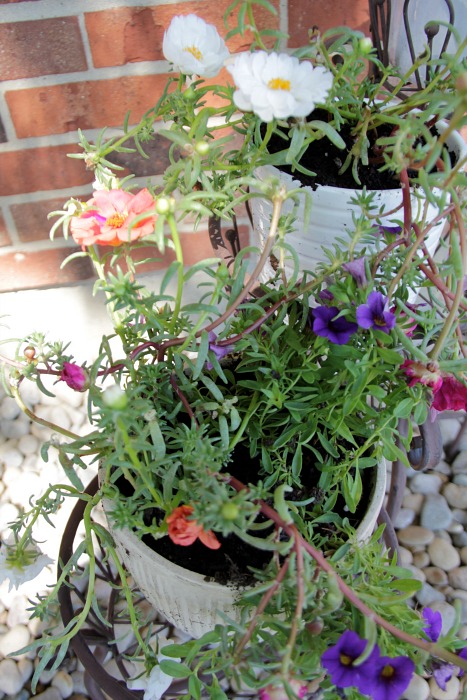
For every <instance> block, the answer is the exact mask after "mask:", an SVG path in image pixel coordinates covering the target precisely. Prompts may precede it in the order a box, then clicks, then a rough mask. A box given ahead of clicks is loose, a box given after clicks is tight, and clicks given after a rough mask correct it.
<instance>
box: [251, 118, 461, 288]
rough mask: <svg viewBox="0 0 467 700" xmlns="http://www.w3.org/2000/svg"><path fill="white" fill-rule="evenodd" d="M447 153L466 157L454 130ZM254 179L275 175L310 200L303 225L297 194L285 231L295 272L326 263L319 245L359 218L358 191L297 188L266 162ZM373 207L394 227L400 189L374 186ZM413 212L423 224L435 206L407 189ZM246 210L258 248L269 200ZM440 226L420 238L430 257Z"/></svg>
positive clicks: (381, 221) (328, 244) (287, 207)
mask: <svg viewBox="0 0 467 700" xmlns="http://www.w3.org/2000/svg"><path fill="white" fill-rule="evenodd" d="M437 128H438V130H439V132H442V131H443V130H444V129H445V128H446V126H445V124H443V123H442V122H439V123H438V124H437ZM447 144H448V147H449V149H450V151H451V152H452V153H453V154H454V155H455V157H456V158H457V159H458V160H459V159H461V158H465V155H466V145H465V142H464V140H463V138H462V136H461V135H460V134H458V133H454V134H452V135H451V136H450V138H449V139H448V140H447ZM255 175H256V177H257V178H258V179H259V180H266V179H268V178H271V177H274V178H276V179H277V178H279V180H280V182H281V184H283V185H285V187H286V188H287V189H288V190H290V189H296V188H298V187H300V188H301V189H302V190H303V191H304V192H306V193H307V196H308V197H309V198H310V200H311V215H310V217H309V220H308V222H307V226H305V224H304V210H305V196H300V200H301V201H300V206H299V208H298V212H297V216H296V220H295V223H294V230H293V231H291V232H290V233H288V234H287V236H286V238H285V242H286V243H288V244H289V245H290V246H291V247H292V248H293V249H294V250H295V251H296V253H297V255H298V259H299V263H300V270H301V271H303V270H310V271H312V270H314V268H315V266H316V263H317V262H327V261H328V258H327V257H326V256H325V255H324V253H323V250H322V248H323V247H325V248H332V246H333V244H336V242H337V239H338V238H341V239H343V240H344V241H345V240H346V238H347V237H346V232H352V231H353V230H354V224H353V218H352V215H355V216H360V214H361V209H360V207H359V206H358V205H356V204H353V203H352V202H351V200H352V199H353V198H355V197H356V196H357V195H358V194H359V193H361V190H354V189H347V188H344V187H342V188H341V187H331V186H328V185H318V186H317V188H316V190H313V189H312V188H311V187H302V186H301V183H300V182H299V181H298V180H296V179H294V178H293V177H292V176H291V175H289V174H287V173H283V172H282V171H280V170H278V169H277V168H275V167H273V166H270V165H265V166H261V167H259V168H257V170H256V172H255ZM374 195H375V196H374V200H373V202H374V205H375V209H376V211H378V212H380V214H379V216H378V218H377V219H376V224H377V225H386V226H394V225H395V223H394V222H395V221H396V220H399V221H401V220H402V219H403V213H402V191H401V189H400V188H396V189H393V190H375V191H374ZM411 202H412V214H413V219H414V221H417V222H420V224H421V225H423V223H425V224H428V223H430V222H431V221H433V219H434V218H435V217H436V216H437V215H438V213H439V212H438V208H437V207H435V206H434V205H433V204H431V203H427V202H426V201H425V198H424V197H423V196H422V194H421V193H418V192H416V191H414V190H412V195H411ZM251 210H252V215H253V233H252V240H251V244H252V245H254V246H258V247H259V248H260V249H261V250H262V248H263V245H264V241H265V239H266V237H267V235H268V233H269V226H270V221H271V215H272V203H271V202H270V201H269V200H267V199H265V198H263V197H254V198H252V200H251ZM292 210H293V203H292V202H291V201H290V200H287V201H286V202H285V203H284V206H283V214H284V215H285V214H289V213H291V212H292ZM444 226H445V223H444V221H441V222H440V223H438V224H436V225H434V226H433V228H432V229H431V230H430V232H429V233H428V236H427V238H426V240H425V243H426V245H427V248H428V251H429V253H430V254H431V255H433V254H434V253H435V251H436V248H437V245H438V242H439V239H440V236H441V233H442V231H443V228H444ZM286 270H287V271H288V273H289V274H290V272H291V267H290V265H287V264H286ZM273 274H274V273H273V270H272V268H271V267H270V266H268V267H265V268H264V270H263V273H262V275H261V277H260V279H261V281H263V282H265V281H266V280H267V279H269V278H270V277H271V276H272V275H273Z"/></svg>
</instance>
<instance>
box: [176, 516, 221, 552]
mask: <svg viewBox="0 0 467 700" xmlns="http://www.w3.org/2000/svg"><path fill="white" fill-rule="evenodd" d="M193 510H194V508H193V506H178V508H175V509H174V510H173V511H172V512H171V514H170V515H169V516H168V517H167V524H168V526H169V528H168V535H169V537H170V539H171V540H172V542H174V544H181V545H182V546H183V547H188V546H189V545H190V544H193V542H195V540H197V539H198V537H199V539H200V540H201V542H202V543H203V544H204V545H206V547H209V549H219V547H220V546H221V544H220V542H219V540H218V539H217V537H216V536H215V534H214V533H213V532H211V530H207V531H206V530H203V526H202V525H199V524H198V523H197V522H196V520H188V517H189V516H190V515H191V514H192V513H193Z"/></svg>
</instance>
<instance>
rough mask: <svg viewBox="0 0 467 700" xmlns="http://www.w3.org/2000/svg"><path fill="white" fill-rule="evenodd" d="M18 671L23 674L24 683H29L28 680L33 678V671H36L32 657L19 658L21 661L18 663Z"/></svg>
mask: <svg viewBox="0 0 467 700" xmlns="http://www.w3.org/2000/svg"><path fill="white" fill-rule="evenodd" d="M16 666H17V668H18V671H19V672H20V674H21V678H22V679H23V683H27V681H28V680H29V679H30V678H31V676H32V674H33V671H34V664H33V662H32V661H31V659H26V658H24V659H19V661H18V662H17V664H16Z"/></svg>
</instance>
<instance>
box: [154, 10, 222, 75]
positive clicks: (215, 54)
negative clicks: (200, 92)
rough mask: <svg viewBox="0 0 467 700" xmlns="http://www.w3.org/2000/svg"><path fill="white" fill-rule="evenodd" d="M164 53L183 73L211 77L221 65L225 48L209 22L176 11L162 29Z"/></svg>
mask: <svg viewBox="0 0 467 700" xmlns="http://www.w3.org/2000/svg"><path fill="white" fill-rule="evenodd" d="M162 51H163V52H164V56H165V57H166V59H167V60H168V61H170V63H173V64H174V66H175V67H176V68H177V69H178V70H179V71H180V73H184V74H185V75H193V73H195V74H196V75H201V76H203V77H204V78H212V77H213V76H214V75H217V73H218V72H219V71H220V69H221V68H222V66H223V64H224V61H225V59H226V58H227V57H228V56H229V51H228V49H227V47H226V45H225V42H224V40H223V39H222V37H221V36H220V34H219V33H218V31H217V29H216V28H215V26H214V25H213V24H207V22H205V21H204V20H203V19H201V18H200V17H197V16H196V15H177V16H176V17H174V18H173V20H172V21H171V23H170V25H169V28H168V29H167V31H166V32H165V33H164V41H163V43H162Z"/></svg>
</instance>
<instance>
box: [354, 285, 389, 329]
mask: <svg viewBox="0 0 467 700" xmlns="http://www.w3.org/2000/svg"><path fill="white" fill-rule="evenodd" d="M357 323H358V325H359V326H360V327H361V328H375V329H377V330H380V331H384V332H385V333H389V331H390V330H391V328H394V326H395V325H396V317H395V315H394V314H393V313H392V311H389V308H388V300H387V297H385V296H383V295H382V294H381V292H370V293H369V295H368V299H367V301H366V304H360V306H359V307H357Z"/></svg>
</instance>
